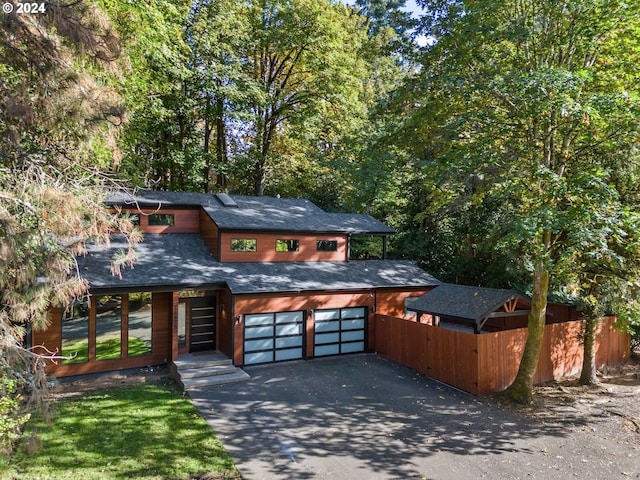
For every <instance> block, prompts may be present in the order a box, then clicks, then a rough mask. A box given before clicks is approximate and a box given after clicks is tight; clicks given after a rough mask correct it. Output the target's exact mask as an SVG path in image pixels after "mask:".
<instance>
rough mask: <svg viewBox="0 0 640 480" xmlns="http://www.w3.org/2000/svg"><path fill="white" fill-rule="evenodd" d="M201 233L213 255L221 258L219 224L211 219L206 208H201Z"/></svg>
mask: <svg viewBox="0 0 640 480" xmlns="http://www.w3.org/2000/svg"><path fill="white" fill-rule="evenodd" d="M199 221H200V235H201V236H202V239H203V240H204V242H205V243H206V244H207V246H208V247H209V251H210V252H211V253H212V254H213V256H214V257H215V258H216V259H217V260H220V258H219V254H220V252H219V251H218V226H217V225H216V224H215V223H214V221H213V220H211V217H210V216H209V215H207V214H206V212H205V211H204V210H200V216H199Z"/></svg>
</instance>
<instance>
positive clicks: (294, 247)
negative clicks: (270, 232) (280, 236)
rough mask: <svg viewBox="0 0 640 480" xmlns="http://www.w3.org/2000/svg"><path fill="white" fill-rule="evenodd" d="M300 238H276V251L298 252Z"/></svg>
mask: <svg viewBox="0 0 640 480" xmlns="http://www.w3.org/2000/svg"><path fill="white" fill-rule="evenodd" d="M299 250H300V240H276V252H297V251H299Z"/></svg>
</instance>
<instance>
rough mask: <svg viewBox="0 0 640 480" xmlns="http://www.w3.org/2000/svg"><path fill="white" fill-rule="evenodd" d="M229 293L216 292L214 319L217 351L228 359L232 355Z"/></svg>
mask: <svg viewBox="0 0 640 480" xmlns="http://www.w3.org/2000/svg"><path fill="white" fill-rule="evenodd" d="M231 305H232V301H231V292H229V290H221V291H219V292H218V317H217V319H216V338H217V340H216V343H217V346H218V350H220V351H221V352H222V353H224V354H225V355H226V356H228V357H230V358H231V356H232V354H233V346H232V337H233V333H232V332H233V323H234V322H233V316H232V312H231Z"/></svg>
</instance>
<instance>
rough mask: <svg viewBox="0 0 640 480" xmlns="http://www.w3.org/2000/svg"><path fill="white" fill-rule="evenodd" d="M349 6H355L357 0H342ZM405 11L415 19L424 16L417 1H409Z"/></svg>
mask: <svg viewBox="0 0 640 480" xmlns="http://www.w3.org/2000/svg"><path fill="white" fill-rule="evenodd" d="M342 1H343V2H344V3H346V4H347V5H354V4H355V3H356V2H355V0H342ZM404 10H406V11H408V12H411V16H412V17H413V18H418V17H420V16H421V15H422V12H423V10H422V9H421V8H420V7H418V6H417V5H416V2H415V0H407V3H406V5H405V8H404Z"/></svg>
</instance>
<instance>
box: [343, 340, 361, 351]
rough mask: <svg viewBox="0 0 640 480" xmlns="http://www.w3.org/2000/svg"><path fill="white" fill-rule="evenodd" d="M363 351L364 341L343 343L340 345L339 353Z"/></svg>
mask: <svg viewBox="0 0 640 480" xmlns="http://www.w3.org/2000/svg"><path fill="white" fill-rule="evenodd" d="M363 351H364V342H355V343H343V344H342V345H341V346H340V353H356V352H363Z"/></svg>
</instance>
